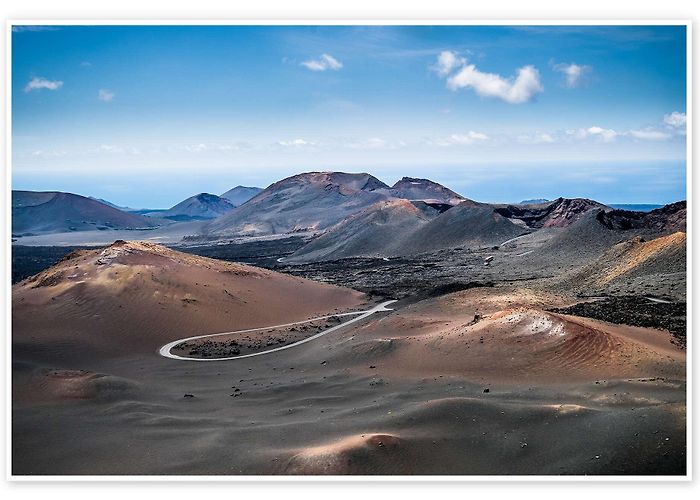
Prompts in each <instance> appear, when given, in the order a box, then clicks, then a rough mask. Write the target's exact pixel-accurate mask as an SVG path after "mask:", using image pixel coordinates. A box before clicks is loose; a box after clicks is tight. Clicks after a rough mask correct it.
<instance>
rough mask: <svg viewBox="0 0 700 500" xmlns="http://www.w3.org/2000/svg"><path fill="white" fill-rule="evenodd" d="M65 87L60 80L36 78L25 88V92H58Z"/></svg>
mask: <svg viewBox="0 0 700 500" xmlns="http://www.w3.org/2000/svg"><path fill="white" fill-rule="evenodd" d="M62 86H63V82H61V81H58V80H47V79H46V78H41V77H34V78H32V79H31V80H29V82H28V83H27V85H25V87H24V91H25V92H31V91H32V90H41V89H48V90H58V89H60V88H61V87H62Z"/></svg>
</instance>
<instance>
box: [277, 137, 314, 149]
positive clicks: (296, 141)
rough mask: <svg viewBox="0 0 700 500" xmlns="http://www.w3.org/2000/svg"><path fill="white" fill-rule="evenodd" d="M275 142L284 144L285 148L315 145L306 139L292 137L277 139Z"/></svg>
mask: <svg viewBox="0 0 700 500" xmlns="http://www.w3.org/2000/svg"><path fill="white" fill-rule="evenodd" d="M277 144H278V145H280V146H284V147H286V148H302V147H308V146H315V145H316V143H315V142H311V141H307V140H305V139H292V140H288V141H277Z"/></svg>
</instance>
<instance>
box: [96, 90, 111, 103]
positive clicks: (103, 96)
mask: <svg viewBox="0 0 700 500" xmlns="http://www.w3.org/2000/svg"><path fill="white" fill-rule="evenodd" d="M97 98H98V99H99V100H100V101H105V102H110V101H112V100H113V99H114V92H112V91H110V90H107V89H100V90H99V91H98V92H97Z"/></svg>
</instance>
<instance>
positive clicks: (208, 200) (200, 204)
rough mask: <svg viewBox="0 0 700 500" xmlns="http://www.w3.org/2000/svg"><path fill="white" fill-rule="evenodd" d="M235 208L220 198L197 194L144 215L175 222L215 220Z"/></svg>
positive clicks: (207, 194)
mask: <svg viewBox="0 0 700 500" xmlns="http://www.w3.org/2000/svg"><path fill="white" fill-rule="evenodd" d="M234 208H235V207H234V206H233V204H231V202H229V201H228V200H227V199H225V198H221V197H220V196H216V195H215V194H209V193H199V194H197V195H195V196H191V197H189V198H187V199H186V200H183V201H181V202H180V203H178V204H177V205H175V206H174V207H172V208H169V209H168V210H157V211H153V212H149V213H147V214H146V215H148V216H151V217H160V218H163V219H171V220H177V221H187V220H205V219H215V218H217V217H219V216H221V215H223V214H225V213H227V212H230V211H231V210H233V209H234Z"/></svg>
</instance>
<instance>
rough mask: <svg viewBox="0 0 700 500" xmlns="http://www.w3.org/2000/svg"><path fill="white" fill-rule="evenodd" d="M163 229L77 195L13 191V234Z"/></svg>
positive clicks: (140, 217)
mask: <svg viewBox="0 0 700 500" xmlns="http://www.w3.org/2000/svg"><path fill="white" fill-rule="evenodd" d="M159 225H160V223H159V222H158V221H156V220H153V219H149V218H148V217H143V216H141V215H136V214H130V213H127V212H123V211H121V210H118V209H116V208H113V207H111V206H109V205H105V204H104V203H101V202H99V201H96V200H92V199H90V198H87V197H85V196H80V195H77V194H72V193H63V192H59V191H49V192H36V191H12V233H13V234H41V233H59V232H70V231H95V230H103V231H104V230H109V229H144V228H152V227H156V226H159Z"/></svg>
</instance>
